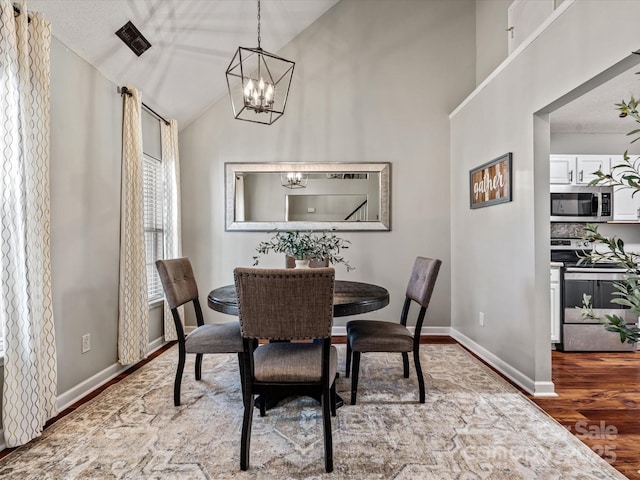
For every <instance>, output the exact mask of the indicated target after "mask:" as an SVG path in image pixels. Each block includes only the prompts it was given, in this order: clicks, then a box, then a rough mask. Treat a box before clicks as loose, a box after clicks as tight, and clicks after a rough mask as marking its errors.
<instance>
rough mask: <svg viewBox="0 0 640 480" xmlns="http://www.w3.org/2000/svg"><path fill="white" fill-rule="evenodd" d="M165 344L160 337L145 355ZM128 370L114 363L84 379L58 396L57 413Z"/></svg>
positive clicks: (129, 366)
mask: <svg viewBox="0 0 640 480" xmlns="http://www.w3.org/2000/svg"><path fill="white" fill-rule="evenodd" d="M165 343H166V342H165V341H164V337H160V338H158V339H156V340H154V341H153V342H151V343H150V344H149V346H148V350H147V354H151V353H153V352H155V351H156V350H158V349H159V348H161V347H162V346H163V345H164V344H165ZM128 368H131V365H120V364H119V363H114V364H113V365H110V366H109V367H107V368H105V369H104V370H102V371H100V372H98V373H96V374H95V375H94V376H92V377H90V378H88V379H86V380H85V381H84V382H82V383H80V384H78V385H76V386H75V387H73V388H71V389H69V390H67V391H66V392H64V393H62V394H60V395H58V399H57V406H58V412H62V411H63V410H64V409H66V408H68V407H70V406H71V405H73V404H74V403H76V402H77V401H78V400H80V399H82V398H84V397H85V396H87V395H88V394H89V393H91V392H93V391H94V390H95V389H96V388H99V387H101V386H102V385H104V384H105V383H107V382H109V381H110V380H112V379H113V378H115V377H117V376H118V375H120V374H121V373H122V372H124V371H125V370H127V369H128Z"/></svg>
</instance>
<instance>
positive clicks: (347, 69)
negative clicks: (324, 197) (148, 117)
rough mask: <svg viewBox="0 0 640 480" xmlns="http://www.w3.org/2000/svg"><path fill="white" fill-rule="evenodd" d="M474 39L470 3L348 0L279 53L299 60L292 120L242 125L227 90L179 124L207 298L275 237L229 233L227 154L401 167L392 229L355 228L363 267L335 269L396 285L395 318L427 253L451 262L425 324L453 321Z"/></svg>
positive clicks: (197, 263) (191, 237) (190, 236)
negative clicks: (453, 157) (456, 128)
mask: <svg viewBox="0 0 640 480" xmlns="http://www.w3.org/2000/svg"><path fill="white" fill-rule="evenodd" d="M474 43H475V4H474V2H473V1H472V0H469V1H456V2H443V1H428V2H425V1H415V0H413V1H412V0H394V1H389V0H387V1H383V0H372V1H367V2H362V1H356V0H343V1H341V2H339V3H338V4H336V5H335V6H334V7H333V8H332V9H331V10H329V11H328V12H327V13H326V14H325V15H324V16H323V17H321V18H320V19H319V20H318V21H317V22H315V23H314V24H313V25H311V26H310V27H309V28H308V29H307V30H305V31H304V32H303V33H302V34H301V35H300V36H299V37H297V38H296V39H294V40H293V41H292V42H291V43H290V44H289V45H287V46H286V47H285V48H284V49H283V50H282V51H280V52H279V54H280V55H282V56H284V57H285V58H290V59H293V60H295V61H296V67H295V73H294V78H293V83H292V87H291V95H290V98H289V103H288V105H287V112H286V114H285V115H284V117H282V118H281V119H280V120H278V121H277V122H276V123H275V124H273V125H272V126H264V125H255V124H251V123H247V122H240V121H237V120H234V119H233V118H232V113H231V110H230V106H229V100H228V99H227V98H223V99H221V101H220V102H218V104H216V105H215V106H213V107H212V108H211V109H210V110H209V111H207V112H206V113H205V114H204V115H202V116H201V117H200V118H199V119H198V120H196V121H195V122H193V123H191V124H190V125H189V126H188V127H186V128H185V129H184V130H183V131H181V133H180V160H181V175H182V182H183V185H185V186H186V185H188V188H183V191H182V206H183V239H184V244H183V247H184V253H185V254H186V255H188V256H190V257H191V258H192V260H193V263H194V270H195V273H196V275H197V277H198V282H199V285H200V290H201V296H203V295H206V293H207V292H208V291H209V290H210V289H211V288H213V287H216V286H220V285H225V284H229V283H231V282H232V280H233V268H234V267H236V266H239V265H243V266H247V265H251V263H252V256H253V255H254V254H255V247H256V245H257V244H258V243H259V242H260V241H261V240H264V239H266V238H267V235H266V234H265V233H247V232H225V231H224V171H223V164H224V162H269V161H301V162H339V161H348V162H384V161H389V162H391V163H392V167H391V168H392V173H391V178H392V188H391V205H392V206H391V224H392V230H391V232H359V233H352V232H349V233H345V234H344V235H343V236H344V237H345V238H347V239H349V240H351V242H352V245H351V248H350V249H349V250H348V251H347V252H345V256H346V257H347V258H348V259H349V260H350V263H351V264H352V265H354V266H355V267H356V270H355V271H353V272H350V273H349V274H347V273H346V272H345V271H344V269H342V268H341V267H340V266H338V267H337V276H338V278H342V279H349V280H355V281H369V282H374V283H377V284H380V285H383V286H385V287H387V288H388V289H389V292H390V294H391V304H390V306H389V307H387V308H386V309H385V310H384V311H382V312H379V315H383V316H385V315H386V316H388V317H390V318H393V319H395V318H398V317H399V315H400V310H401V307H402V301H403V299H404V291H405V288H406V283H407V280H408V277H409V273H410V269H411V267H412V264H413V260H414V259H415V257H416V256H417V255H423V256H431V257H438V258H441V259H442V260H443V262H444V264H443V267H442V269H441V272H440V277H439V280H438V284H437V286H436V289H435V292H434V297H433V301H432V305H431V308H430V312H429V315H428V319H427V324H428V325H449V321H450V308H451V307H450V306H451V295H450V273H449V272H450V265H451V262H450V255H451V253H450V236H449V229H450V223H449V201H448V199H449V196H450V195H449V160H448V159H449V154H450V152H449V120H448V115H449V113H450V112H451V111H452V110H453V108H454V107H455V106H456V105H457V104H458V103H459V102H460V101H461V100H462V99H463V98H464V97H465V96H466V95H467V94H468V93H469V92H470V91H471V90H472V89H473V86H474V83H475V82H474V79H475V61H474V56H475V48H474ZM264 47H265V48H267V49H268V45H264ZM230 55H231V52H230ZM283 264H284V260H283V259H282V258H277V257H276V256H274V255H271V256H267V257H265V258H264V259H263V260H261V262H260V265H261V266H265V267H268V266H282V265H283ZM208 313H209V314H210V315H211V317H212V318H213V319H214V320H216V321H221V320H224V319H227V320H228V317H225V316H224V315H221V314H216V313H213V312H208ZM344 322H345V319H336V325H340V324H344Z"/></svg>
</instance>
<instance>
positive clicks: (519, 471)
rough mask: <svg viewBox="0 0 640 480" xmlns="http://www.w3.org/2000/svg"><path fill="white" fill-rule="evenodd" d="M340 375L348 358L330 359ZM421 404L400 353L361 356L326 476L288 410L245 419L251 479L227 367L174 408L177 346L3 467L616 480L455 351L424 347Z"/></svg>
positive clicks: (306, 402) (35, 474)
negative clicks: (243, 463)
mask: <svg viewBox="0 0 640 480" xmlns="http://www.w3.org/2000/svg"><path fill="white" fill-rule="evenodd" d="M338 348H339V353H340V371H341V372H344V360H345V350H344V346H342V345H341V346H339V347H338ZM421 358H422V361H423V364H422V365H423V369H424V371H425V380H426V386H427V399H426V403H425V404H419V403H418V402H417V396H418V387H417V381H416V378H415V372H414V371H412V372H411V376H410V378H409V379H404V378H403V377H402V361H401V356H400V355H399V354H384V353H380V354H366V355H363V358H362V362H361V373H360V385H359V391H358V404H357V405H349V379H345V378H340V379H339V380H338V392H339V393H340V394H341V396H342V397H343V398H344V400H345V405H344V406H343V407H342V408H340V409H339V410H338V412H337V416H336V417H334V418H333V443H334V472H333V473H331V474H327V473H325V472H324V461H323V458H324V452H323V441H322V422H321V413H320V409H319V406H318V404H317V402H316V401H315V400H313V399H310V398H304V397H297V398H291V399H289V400H286V401H284V402H282V403H281V404H279V405H278V406H277V407H276V408H274V409H272V410H270V411H268V412H267V416H266V417H263V418H261V417H260V416H259V414H258V412H257V411H256V412H255V418H254V421H253V434H252V438H251V459H250V469H249V470H248V471H246V472H243V471H241V470H240V468H239V453H240V427H241V424H242V402H241V393H240V383H239V374H238V367H237V358H236V356H235V355H209V356H205V361H204V364H203V380H202V381H200V382H197V381H195V380H194V378H193V362H194V357H193V356H189V357H188V360H187V366H186V369H185V378H184V379H183V384H182V405H181V406H180V407H174V406H173V378H174V372H175V370H174V369H175V365H176V361H177V350H176V348H175V347H173V348H171V349H169V350H168V351H167V352H166V353H163V354H162V355H160V356H158V357H157V358H156V359H154V360H153V361H151V362H150V363H148V364H147V365H145V366H144V367H142V368H141V369H139V370H137V371H136V372H134V373H133V374H131V375H130V376H128V377H127V378H125V379H124V380H123V381H121V382H119V383H117V384H115V385H113V386H111V387H109V388H108V389H106V390H105V391H104V392H103V393H101V394H100V395H98V396H97V397H96V398H94V399H93V400H91V401H90V402H88V403H87V404H85V405H83V406H82V407H80V408H79V409H77V410H75V411H74V412H73V413H71V414H69V415H68V416H66V417H64V418H63V419H61V420H60V421H58V422H56V423H55V424H53V425H52V426H51V427H49V428H47V429H46V430H45V432H44V433H43V435H42V436H41V437H39V438H38V439H36V440H34V441H33V442H31V443H30V444H28V445H26V446H24V447H22V448H19V449H17V450H15V451H14V452H12V453H11V454H10V455H8V456H7V457H5V458H4V459H3V460H2V461H0V478H11V479H13V480H16V479H38V480H41V479H56V480H58V479H180V480H185V479H227V478H238V479H320V478H327V479H346V478H353V479H403V480H404V479H438V480H446V479H463V480H471V479H505V480H506V479H509V480H513V479H516V478H521V479H563V480H564V479H580V480H587V479H618V478H624V477H623V476H622V475H621V474H619V473H618V472H617V471H616V470H615V469H613V467H611V466H610V465H609V464H608V463H606V462H605V461H604V460H602V459H601V458H600V457H598V456H597V455H596V454H595V453H594V452H592V451H591V450H590V449H589V448H588V447H587V446H585V445H584V444H582V443H581V442H580V441H579V440H577V439H576V438H574V437H573V436H572V435H571V434H570V433H569V432H568V431H567V430H566V429H565V428H563V427H562V426H560V425H559V424H558V423H556V422H555V421H554V420H553V419H551V418H550V417H548V416H547V415H546V414H545V413H544V412H543V411H542V410H540V409H539V408H538V407H537V406H536V405H535V404H533V403H532V402H531V401H529V400H528V399H527V398H526V397H525V396H524V395H522V394H521V393H519V392H518V391H517V390H516V389H514V388H513V387H512V386H511V385H509V384H508V383H507V382H506V381H504V380H503V379H502V378H500V377H499V376H498V375H497V374H495V373H494V372H492V371H491V370H490V369H489V368H487V367H486V366H485V365H483V364H482V363H481V362H479V361H478V360H477V359H475V358H474V357H473V356H471V355H470V354H469V353H467V352H466V351H465V350H464V349H463V348H462V347H460V346H458V345H423V346H422V347H421Z"/></svg>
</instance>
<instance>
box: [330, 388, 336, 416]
mask: <svg viewBox="0 0 640 480" xmlns="http://www.w3.org/2000/svg"><path fill="white" fill-rule="evenodd" d="M329 394H330V395H331V403H330V405H331V416H332V417H335V416H336V381H335V380H334V381H333V384H332V385H331V390H330V391H329Z"/></svg>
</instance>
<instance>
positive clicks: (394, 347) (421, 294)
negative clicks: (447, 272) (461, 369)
mask: <svg viewBox="0 0 640 480" xmlns="http://www.w3.org/2000/svg"><path fill="white" fill-rule="evenodd" d="M441 264H442V262H441V261H440V260H435V259H432V258H424V257H417V258H416V260H415V262H414V264H413V270H412V272H411V277H410V278H409V284H408V285H407V290H406V296H405V300H404V306H403V307H402V314H401V315H400V323H397V322H389V321H381V320H351V321H349V322H347V365H346V377H347V378H349V370H350V368H351V357H352V356H353V372H352V378H351V405H355V404H356V396H357V393H358V375H359V370H360V355H361V354H362V353H366V352H400V353H402V365H403V370H404V378H409V354H408V352H413V361H414V363H415V366H416V375H417V377H418V388H419V389H420V392H419V393H420V403H424V402H425V388H424V378H423V376H422V367H421V366H420V332H421V330H422V324H423V322H424V317H425V315H426V313H427V308H428V307H429V301H430V300H431V294H432V293H433V288H434V286H435V284H436V278H437V277H438V271H439V270H440V265H441ZM412 302H416V303H417V304H418V305H419V306H420V310H419V313H418V319H417V321H416V326H415V331H414V333H413V334H411V332H410V331H409V330H408V329H407V318H408V316H409V309H410V307H411V303H412Z"/></svg>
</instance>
